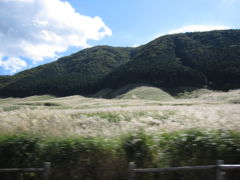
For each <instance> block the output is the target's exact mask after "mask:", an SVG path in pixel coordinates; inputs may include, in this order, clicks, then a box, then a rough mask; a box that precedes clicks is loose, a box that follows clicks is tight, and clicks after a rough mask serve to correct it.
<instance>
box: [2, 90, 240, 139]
mask: <svg viewBox="0 0 240 180" xmlns="http://www.w3.org/2000/svg"><path fill="white" fill-rule="evenodd" d="M152 89H153V88H150V87H140V88H137V90H138V91H137V90H136V89H135V90H132V92H128V93H126V94H124V95H121V96H119V97H117V98H115V99H101V98H86V97H82V96H77V95H76V96H68V97H61V98H56V97H53V96H47V95H45V96H32V97H26V98H3V99H0V112H1V113H0V124H1V125H0V132H1V133H15V132H31V133H37V134H38V133H40V134H42V135H50V136H75V135H81V136H82V135H83V136H84V135H87V136H103V137H105V136H108V137H109V136H110V137H116V136H117V135H122V134H126V133H129V132H135V131H139V130H143V131H145V132H147V133H150V134H152V133H164V132H170V131H177V130H182V129H191V128H200V129H207V130H220V129H221V130H240V90H233V91H229V92H214V91H210V90H205V89H201V90H196V91H193V92H191V93H182V94H180V95H179V96H178V97H172V96H170V95H169V94H167V93H166V92H164V91H156V92H153V93H152V91H153V90H152ZM136 91H137V92H136ZM134 92H135V93H134ZM139 92H140V93H139ZM154 93H155V94H154ZM149 94H150V95H151V96H149ZM154 99H156V100H154Z"/></svg>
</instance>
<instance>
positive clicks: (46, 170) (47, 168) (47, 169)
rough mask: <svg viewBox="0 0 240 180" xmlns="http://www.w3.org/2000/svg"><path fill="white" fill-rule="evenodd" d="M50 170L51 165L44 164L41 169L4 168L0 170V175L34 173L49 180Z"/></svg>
mask: <svg viewBox="0 0 240 180" xmlns="http://www.w3.org/2000/svg"><path fill="white" fill-rule="evenodd" d="M50 170H51V163H50V162H44V166H43V168H5V169H0V173H4V172H5V173H11V172H34V173H42V174H43V178H44V180H49V177H50Z"/></svg>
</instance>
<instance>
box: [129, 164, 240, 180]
mask: <svg viewBox="0 0 240 180" xmlns="http://www.w3.org/2000/svg"><path fill="white" fill-rule="evenodd" d="M209 169H215V171H216V180H224V174H225V172H224V171H226V170H238V169H240V164H224V161H223V160H218V161H217V162H216V165H206V166H183V167H168V168H146V169H143V168H136V164H135V163H134V162H130V163H129V167H128V170H129V178H128V179H129V180H134V179H135V175H136V173H158V172H174V171H175V172H176V171H197V170H209Z"/></svg>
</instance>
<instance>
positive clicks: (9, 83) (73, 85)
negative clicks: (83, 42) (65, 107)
mask: <svg viewBox="0 0 240 180" xmlns="http://www.w3.org/2000/svg"><path fill="white" fill-rule="evenodd" d="M239 42H240V30H224V31H211V32H196V33H185V34H175V35H166V36H162V37H159V38H157V39H155V40H153V41H151V42H150V43H148V44H146V45H143V46H140V47H138V48H118V47H110V46H98V47H93V48H89V49H85V50H82V51H80V52H78V53H75V54H73V55H70V56H68V57H63V58H60V59H59V60H57V61H56V62H53V63H50V64H46V65H42V66H39V67H36V68H33V69H30V70H26V71H23V72H20V73H18V74H16V75H14V76H2V77H0V95H1V96H29V95H39V94H52V95H58V96H64V95H76V94H80V95H89V94H94V93H96V92H98V91H100V90H103V89H119V88H121V87H123V86H127V85H129V84H148V85H151V86H155V87H160V88H164V89H165V90H168V91H169V92H170V91H172V90H173V89H186V88H190V89H196V88H201V87H208V88H210V89H219V90H229V89H236V88H240V58H239V57H240V43H239Z"/></svg>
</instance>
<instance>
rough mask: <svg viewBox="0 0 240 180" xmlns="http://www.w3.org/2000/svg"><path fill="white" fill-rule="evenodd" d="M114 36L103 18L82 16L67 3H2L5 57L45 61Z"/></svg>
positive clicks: (7, 0)
mask: <svg viewBox="0 0 240 180" xmlns="http://www.w3.org/2000/svg"><path fill="white" fill-rule="evenodd" d="M111 34H112V32H111V30H110V29H109V28H108V27H107V26H106V25H105V23H104V22H103V21H102V19H101V18H100V17H89V16H85V15H82V14H79V13H78V12H76V11H75V9H74V8H73V7H72V6H71V5H70V4H69V3H68V2H66V1H61V0H0V39H1V44H0V53H1V54H2V56H4V57H15V60H16V58H17V57H20V56H21V57H24V58H27V59H31V60H33V61H35V62H36V61H42V60H44V58H46V57H55V56H56V54H57V53H60V52H64V51H66V50H67V49H68V48H69V47H70V46H78V47H88V44H87V41H88V40H90V39H92V40H99V39H101V38H103V37H104V36H107V35H111ZM10 60H12V58H9V59H8V60H7V61H10ZM18 60H19V58H18ZM14 62H17V61H14ZM18 62H20V61H18ZM5 64H6V62H5ZM22 65H23V64H22ZM1 66H3V63H1ZM5 67H8V69H10V68H11V67H10V66H5ZM12 67H15V66H12ZM15 69H17V68H15ZM13 71H15V70H13Z"/></svg>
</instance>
